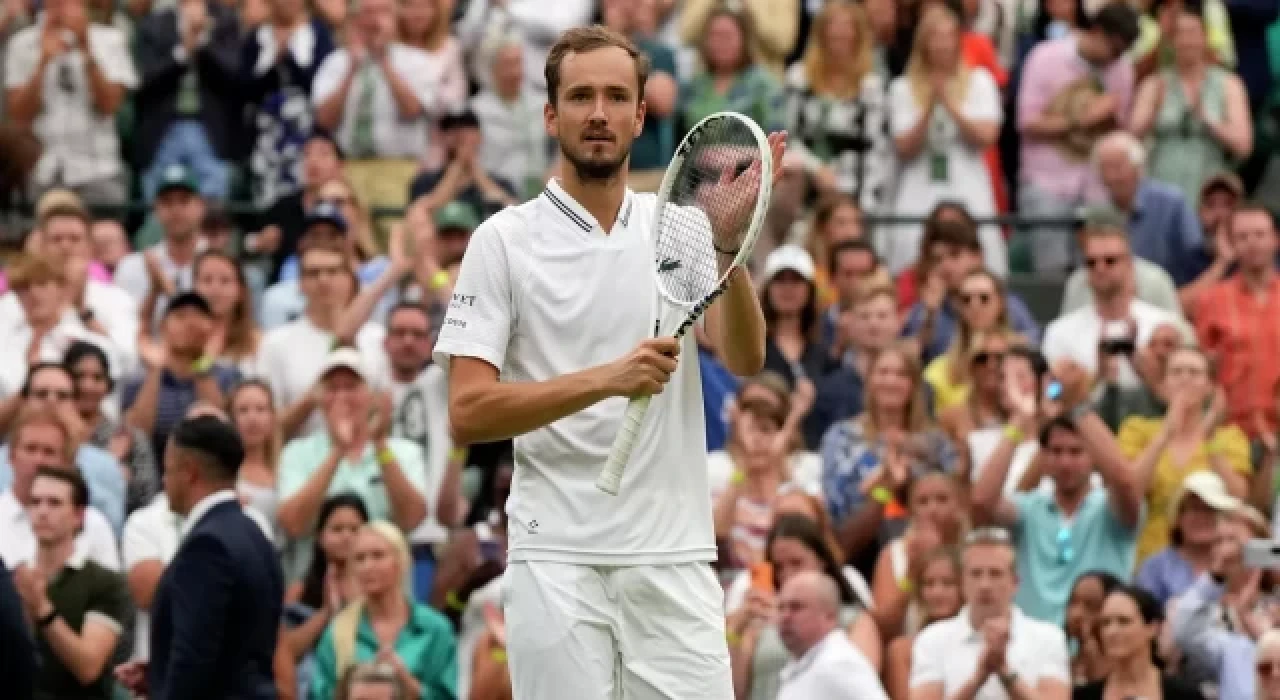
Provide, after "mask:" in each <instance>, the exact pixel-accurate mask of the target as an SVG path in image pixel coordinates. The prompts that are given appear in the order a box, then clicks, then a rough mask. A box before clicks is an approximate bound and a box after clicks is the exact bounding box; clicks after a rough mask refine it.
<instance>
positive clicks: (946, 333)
mask: <svg viewBox="0 0 1280 700" xmlns="http://www.w3.org/2000/svg"><path fill="white" fill-rule="evenodd" d="M1004 305H1005V308H1006V309H1008V310H1009V325H1011V326H1012V327H1013V330H1014V332H1016V333H1019V334H1021V335H1022V337H1023V338H1025V339H1026V341H1027V343H1028V344H1029V345H1030V346H1031V347H1039V346H1040V324H1038V323H1036V319H1035V317H1033V316H1032V315H1031V311H1030V310H1029V309H1028V308H1027V305H1026V304H1025V303H1023V301H1022V300H1021V299H1019V298H1018V297H1017V296H1016V295H1013V294H1010V295H1008V296H1006V297H1005V299H1004ZM957 313H958V312H957V310H956V308H955V305H954V304H952V303H951V300H950V299H947V300H946V301H945V302H943V304H942V308H940V309H938V313H937V315H936V317H935V318H934V320H933V337H932V338H929V339H928V340H927V341H926V342H925V343H924V364H925V365H926V366H927V365H928V364H929V363H930V362H933V361H934V360H935V359H937V357H938V356H939V355H942V354H943V353H945V352H946V351H947V348H949V347H951V339H952V338H954V337H955V334H956V328H958V327H959V326H958V324H959V321H957ZM925 315H926V312H925V308H924V304H922V303H920V302H916V303H915V306H912V307H911V312H910V313H908V314H907V323H906V325H904V326H903V327H902V337H904V338H910V337H912V336H914V335H916V334H917V333H919V332H920V327H921V326H923V325H924V319H925Z"/></svg>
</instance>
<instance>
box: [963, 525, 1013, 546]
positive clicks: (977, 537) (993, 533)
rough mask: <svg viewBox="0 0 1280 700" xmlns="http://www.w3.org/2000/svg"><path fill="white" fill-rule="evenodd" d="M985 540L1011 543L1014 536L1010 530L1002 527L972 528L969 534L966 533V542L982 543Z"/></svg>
mask: <svg viewBox="0 0 1280 700" xmlns="http://www.w3.org/2000/svg"><path fill="white" fill-rule="evenodd" d="M984 542H991V543H996V544H1009V543H1010V542H1013V537H1012V536H1011V535H1010V534H1009V531H1008V530H1006V529H1004V528H1002V527H979V528H974V529H973V530H970V531H969V534H968V535H965V538H964V543H965V544H980V543H984Z"/></svg>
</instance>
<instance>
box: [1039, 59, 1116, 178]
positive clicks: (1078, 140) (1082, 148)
mask: <svg viewBox="0 0 1280 700" xmlns="http://www.w3.org/2000/svg"><path fill="white" fill-rule="evenodd" d="M1105 92H1106V86H1104V85H1102V82H1101V81H1100V80H1098V78H1097V77H1096V76H1092V75H1089V76H1084V77H1082V78H1080V79H1079V80H1076V81H1075V82H1072V83H1071V84H1070V85H1067V86H1066V87H1065V88H1063V89H1062V91H1061V92H1059V93H1058V94H1057V96H1055V97H1054V98H1053V99H1052V100H1050V101H1049V106H1048V107H1047V108H1046V109H1045V113H1046V114H1055V115H1058V114H1060V115H1062V116H1065V117H1066V118H1067V120H1068V121H1069V122H1070V123H1071V124H1078V123H1079V122H1080V118H1081V117H1082V116H1083V115H1084V113H1085V110H1087V109H1088V108H1089V103H1090V102H1091V101H1092V100H1093V98H1094V97H1097V96H1098V95H1101V94H1104V93H1105ZM1115 127H1116V124H1115V120H1113V119H1108V120H1106V121H1104V122H1103V123H1101V124H1098V125H1096V126H1094V127H1092V128H1085V127H1083V126H1075V127H1073V128H1071V129H1070V130H1068V131H1067V133H1065V134H1063V136H1062V138H1061V140H1060V141H1059V142H1058V148H1059V150H1060V151H1062V154H1063V156H1064V157H1066V158H1067V159H1068V160H1072V161H1077V162H1085V161H1088V160H1089V156H1090V154H1092V153H1093V144H1094V143H1095V142H1097V140H1098V139H1099V138H1101V137H1102V136H1103V134H1106V133H1108V132H1110V131H1111V130H1113V129H1115Z"/></svg>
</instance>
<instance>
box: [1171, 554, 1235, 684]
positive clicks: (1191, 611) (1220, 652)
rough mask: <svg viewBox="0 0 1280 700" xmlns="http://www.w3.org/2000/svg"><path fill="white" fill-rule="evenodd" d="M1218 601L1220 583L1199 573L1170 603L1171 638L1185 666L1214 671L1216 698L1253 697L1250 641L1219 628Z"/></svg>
mask: <svg viewBox="0 0 1280 700" xmlns="http://www.w3.org/2000/svg"><path fill="white" fill-rule="evenodd" d="M1221 600H1222V586H1220V585H1218V584H1217V583H1216V582H1215V581H1214V580H1213V578H1211V577H1210V576H1209V575H1208V574H1201V576H1200V578H1199V579H1197V580H1196V582H1195V583H1193V584H1192V585H1191V588H1190V589H1188V590H1187V592H1186V594H1185V595H1183V596H1182V598H1180V599H1179V600H1178V604H1177V605H1175V606H1173V617H1172V619H1170V621H1169V623H1170V625H1171V626H1172V628H1173V638H1174V641H1176V642H1177V643H1178V648H1179V649H1181V650H1182V654H1183V658H1184V659H1186V661H1187V663H1188V665H1194V666H1204V667H1208V668H1211V669H1213V671H1214V672H1216V674H1217V677H1216V678H1215V679H1214V680H1216V681H1217V682H1218V698H1219V699H1220V700H1253V698H1254V685H1255V678H1254V674H1255V673H1256V671H1255V670H1254V666H1253V661H1254V643H1253V640H1252V639H1250V638H1249V636H1248V635H1246V634H1241V633H1240V632H1234V631H1231V630H1227V629H1224V628H1223V626H1222V624H1221V623H1220V622H1219V620H1220V618H1221V608H1220V607H1219V605H1218V603H1219V602H1220V601H1221Z"/></svg>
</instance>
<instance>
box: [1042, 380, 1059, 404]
mask: <svg viewBox="0 0 1280 700" xmlns="http://www.w3.org/2000/svg"><path fill="white" fill-rule="evenodd" d="M1044 397H1045V398H1046V399H1048V400H1050V401H1057V400H1058V399H1060V398H1062V382H1060V381H1058V380H1057V379H1054V380H1053V381H1051V382H1049V384H1048V385H1047V386H1045V388H1044Z"/></svg>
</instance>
